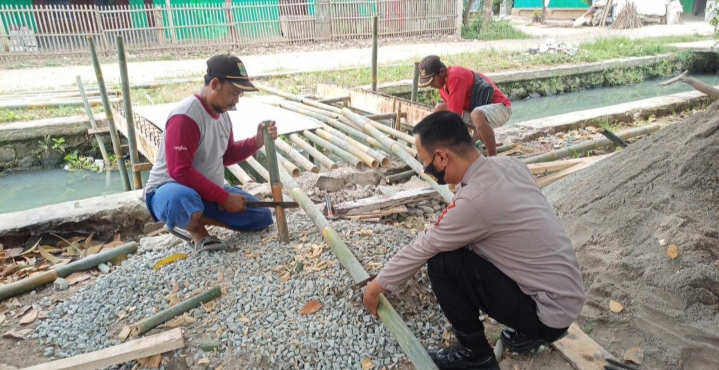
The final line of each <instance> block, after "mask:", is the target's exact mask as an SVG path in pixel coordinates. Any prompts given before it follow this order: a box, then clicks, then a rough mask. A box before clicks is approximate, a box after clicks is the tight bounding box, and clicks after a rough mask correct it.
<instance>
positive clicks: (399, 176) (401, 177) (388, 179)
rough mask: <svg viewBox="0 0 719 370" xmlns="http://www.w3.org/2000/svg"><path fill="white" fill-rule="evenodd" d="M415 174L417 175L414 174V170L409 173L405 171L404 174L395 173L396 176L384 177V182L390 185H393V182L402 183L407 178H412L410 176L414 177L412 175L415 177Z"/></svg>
mask: <svg viewBox="0 0 719 370" xmlns="http://www.w3.org/2000/svg"><path fill="white" fill-rule="evenodd" d="M416 174H417V173H416V172H414V170H409V171H405V172H400V173H396V174H394V175H389V176H387V177H385V181H386V182H387V183H388V184H392V183H395V182H399V181H402V180H404V179H408V178H410V177H412V176H414V175H416Z"/></svg>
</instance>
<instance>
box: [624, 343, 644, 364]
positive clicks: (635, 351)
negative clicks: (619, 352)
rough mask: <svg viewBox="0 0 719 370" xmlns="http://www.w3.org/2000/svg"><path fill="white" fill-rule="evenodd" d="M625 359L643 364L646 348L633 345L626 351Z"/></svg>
mask: <svg viewBox="0 0 719 370" xmlns="http://www.w3.org/2000/svg"><path fill="white" fill-rule="evenodd" d="M624 361H628V362H633V363H635V364H637V365H641V364H642V362H643V361H644V350H643V349H641V347H632V348H629V349H628V350H627V351H626V352H624Z"/></svg>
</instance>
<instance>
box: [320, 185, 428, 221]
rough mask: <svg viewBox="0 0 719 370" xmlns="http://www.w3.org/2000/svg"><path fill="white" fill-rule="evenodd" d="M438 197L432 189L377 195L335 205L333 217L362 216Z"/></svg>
mask: <svg viewBox="0 0 719 370" xmlns="http://www.w3.org/2000/svg"><path fill="white" fill-rule="evenodd" d="M435 197H438V194H437V191H436V190H434V189H432V188H425V189H412V190H405V191H400V192H398V193H395V194H390V195H378V196H376V197H370V198H364V199H360V200H356V201H354V202H345V203H340V204H337V205H335V206H334V207H333V208H334V214H335V216H338V217H341V216H358V215H364V214H367V213H369V212H372V211H374V210H377V209H382V208H393V207H397V206H400V205H403V204H407V203H412V202H419V201H422V200H425V199H431V198H435Z"/></svg>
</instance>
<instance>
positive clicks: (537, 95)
mask: <svg viewBox="0 0 719 370" xmlns="http://www.w3.org/2000/svg"><path fill="white" fill-rule="evenodd" d="M541 96H542V95H540V94H539V93H536V92H533V93H530V94H529V97H530V98H532V99H536V98H539V97H541Z"/></svg>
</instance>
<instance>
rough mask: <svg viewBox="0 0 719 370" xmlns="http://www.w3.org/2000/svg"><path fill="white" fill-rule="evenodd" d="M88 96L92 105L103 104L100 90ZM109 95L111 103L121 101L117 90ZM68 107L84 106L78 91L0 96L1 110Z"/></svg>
mask: <svg viewBox="0 0 719 370" xmlns="http://www.w3.org/2000/svg"><path fill="white" fill-rule="evenodd" d="M86 94H87V98H88V102H89V103H90V105H93V106H95V105H101V104H102V100H101V98H100V90H88V91H86ZM107 94H108V96H109V97H110V102H118V101H119V100H120V92H119V91H117V90H108V91H107ZM67 105H80V106H81V105H83V100H82V96H81V95H80V93H79V92H78V91H77V90H48V91H38V92H25V93H16V94H13V95H2V96H0V108H5V109H29V108H49V107H59V106H67Z"/></svg>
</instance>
